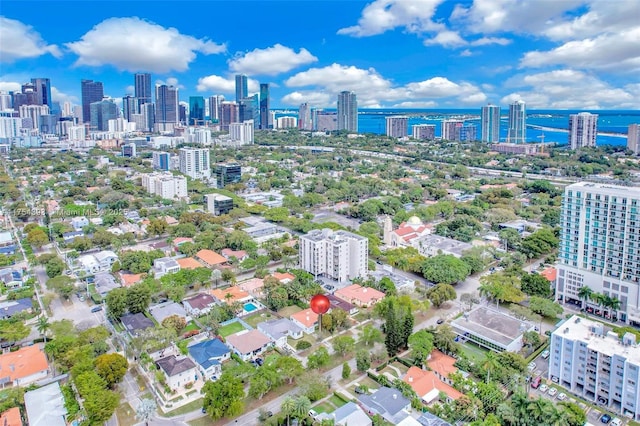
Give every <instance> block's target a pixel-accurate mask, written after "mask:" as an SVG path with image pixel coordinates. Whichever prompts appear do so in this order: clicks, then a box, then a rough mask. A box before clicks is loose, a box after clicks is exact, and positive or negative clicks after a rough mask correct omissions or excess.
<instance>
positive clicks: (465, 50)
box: [460, 49, 473, 58]
mask: <svg viewBox="0 0 640 426" xmlns="http://www.w3.org/2000/svg"><path fill="white" fill-rule="evenodd" d="M460 56H461V57H463V58H466V57H469V56H473V52H472V51H471V50H469V49H464V50H463V51H462V52H460Z"/></svg>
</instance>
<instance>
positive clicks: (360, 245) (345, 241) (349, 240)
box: [299, 229, 369, 282]
mask: <svg viewBox="0 0 640 426" xmlns="http://www.w3.org/2000/svg"><path fill="white" fill-rule="evenodd" d="M299 245H300V249H299V253H300V267H301V268H302V269H304V270H305V271H307V272H309V273H311V274H314V275H316V276H318V275H323V276H326V277H329V278H331V279H334V280H337V281H340V282H344V281H348V280H351V279H354V278H356V277H363V278H364V277H366V275H367V273H368V269H367V267H368V252H369V240H368V239H367V238H365V237H363V236H361V235H356V234H352V233H351V232H347V231H336V232H333V231H331V230H330V229H316V230H313V231H311V232H309V233H308V234H306V235H303V236H301V237H300V244H299Z"/></svg>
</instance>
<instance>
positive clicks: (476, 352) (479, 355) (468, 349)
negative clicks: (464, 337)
mask: <svg viewBox="0 0 640 426" xmlns="http://www.w3.org/2000/svg"><path fill="white" fill-rule="evenodd" d="M460 350H461V351H462V352H463V353H464V354H465V355H466V356H467V358H469V360H470V361H471V362H474V363H477V362H482V361H483V360H484V358H485V357H486V356H487V352H488V351H487V350H486V349H483V348H481V347H480V346H478V345H474V344H473V343H469V342H465V343H462V344H461V345H460Z"/></svg>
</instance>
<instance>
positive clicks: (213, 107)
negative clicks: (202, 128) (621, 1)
mask: <svg viewBox="0 0 640 426" xmlns="http://www.w3.org/2000/svg"><path fill="white" fill-rule="evenodd" d="M223 101H224V96H222V95H214V96H210V97H209V120H210V121H211V122H212V123H218V122H219V121H220V104H222V102H223Z"/></svg>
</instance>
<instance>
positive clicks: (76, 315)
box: [51, 294, 105, 330]
mask: <svg viewBox="0 0 640 426" xmlns="http://www.w3.org/2000/svg"><path fill="white" fill-rule="evenodd" d="M95 306H96V305H94V304H93V302H91V301H90V300H85V301H83V302H81V301H80V299H79V298H78V296H77V295H76V294H72V295H71V300H70V301H68V302H64V303H63V302H62V301H61V300H60V299H59V298H56V299H54V300H53V301H52V302H51V311H52V312H53V319H54V320H56V321H60V320H63V319H68V320H71V321H72V322H73V323H74V324H75V325H76V326H77V327H78V328H80V329H83V330H84V329H87V328H91V327H95V326H97V325H100V324H102V323H104V321H105V317H104V310H101V311H99V312H91V309H92V308H93V307H95Z"/></svg>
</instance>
